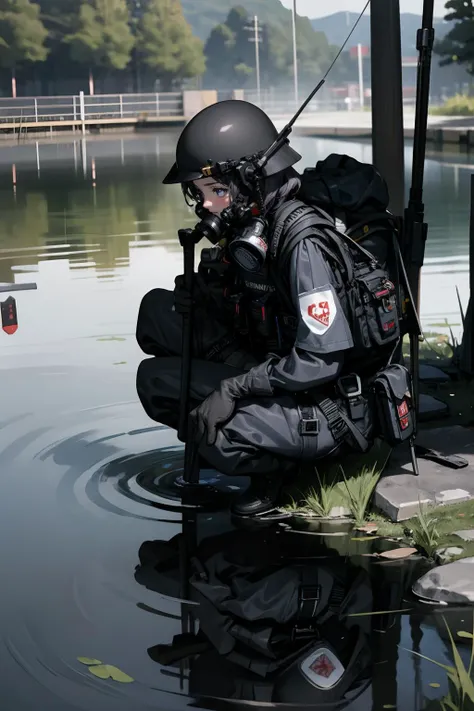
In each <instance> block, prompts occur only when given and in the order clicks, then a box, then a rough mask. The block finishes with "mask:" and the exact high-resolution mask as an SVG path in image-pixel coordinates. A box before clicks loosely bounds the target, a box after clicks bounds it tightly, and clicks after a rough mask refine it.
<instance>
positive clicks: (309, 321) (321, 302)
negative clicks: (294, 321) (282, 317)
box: [299, 286, 337, 336]
mask: <svg viewBox="0 0 474 711" xmlns="http://www.w3.org/2000/svg"><path fill="white" fill-rule="evenodd" d="M299 308H300V314H301V318H302V319H303V321H304V323H305V324H306V326H307V327H308V328H309V330H310V331H312V333H316V334H317V335H318V336H321V335H323V334H324V333H326V331H328V330H329V329H330V328H331V326H332V324H333V323H334V319H335V318H336V312H337V307H336V302H335V300H334V296H333V293H332V290H331V288H330V287H329V286H325V287H323V288H322V289H314V291H310V292H309V293H307V294H302V295H301V296H300V297H299Z"/></svg>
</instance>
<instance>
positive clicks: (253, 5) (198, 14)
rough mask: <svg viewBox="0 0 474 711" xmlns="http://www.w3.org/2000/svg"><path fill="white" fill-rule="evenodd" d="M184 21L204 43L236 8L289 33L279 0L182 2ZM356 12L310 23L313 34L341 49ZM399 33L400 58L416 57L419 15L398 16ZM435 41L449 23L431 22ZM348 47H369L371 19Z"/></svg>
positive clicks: (366, 18)
mask: <svg viewBox="0 0 474 711" xmlns="http://www.w3.org/2000/svg"><path fill="white" fill-rule="evenodd" d="M181 3H182V6H183V12H184V15H185V17H186V20H187V21H188V22H189V24H190V25H191V27H192V28H193V31H194V34H195V35H197V36H198V37H200V38H201V39H202V41H203V42H205V41H206V39H207V38H208V37H209V35H210V33H211V30H212V29H213V27H215V26H216V25H218V24H219V23H221V22H224V20H225V19H226V17H227V15H228V13H229V10H231V9H232V8H233V7H235V6H237V5H241V6H242V7H244V8H245V9H246V10H247V12H248V14H249V16H250V17H253V16H254V15H258V18H259V20H260V21H261V22H265V23H272V24H274V25H278V26H279V27H281V28H283V29H284V30H285V32H291V11H290V10H288V9H287V8H285V7H283V5H282V4H281V2H280V0H219V2H218V3H217V2H216V0H181ZM357 17H358V14H357V13H355V12H335V13H334V14H333V15H328V16H326V17H320V18H315V19H311V20H310V22H311V25H312V27H313V29H314V30H316V31H320V32H324V34H325V35H326V37H327V39H328V42H329V44H333V45H336V46H338V47H339V46H341V45H342V43H343V42H344V40H345V39H346V37H347V35H348V33H349V31H350V29H351V27H353V25H354V23H355V21H356V20H357ZM400 23H401V33H402V54H403V55H404V56H406V57H413V56H415V55H416V47H415V42H416V31H417V29H418V28H419V27H420V24H421V15H415V14H412V13H407V12H404V13H402V14H401V16H400ZM434 27H435V33H436V38H437V39H441V37H443V36H444V35H445V34H446V33H447V32H448V30H449V29H450V23H447V22H444V21H443V20H442V19H440V18H437V19H435V21H434ZM349 42H350V45H355V44H357V43H359V42H360V43H361V44H370V17H369V16H368V15H367V16H365V15H364V17H362V18H361V20H360V22H359V24H358V26H357V28H356V29H355V31H354V34H353V35H352V37H351V39H350V41H349Z"/></svg>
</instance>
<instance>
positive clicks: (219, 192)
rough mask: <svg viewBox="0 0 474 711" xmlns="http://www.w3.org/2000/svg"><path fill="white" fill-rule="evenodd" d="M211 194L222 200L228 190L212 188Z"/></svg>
mask: <svg viewBox="0 0 474 711" xmlns="http://www.w3.org/2000/svg"><path fill="white" fill-rule="evenodd" d="M212 192H213V193H215V194H216V195H217V197H219V198H223V197H225V196H226V195H227V193H228V190H227V188H212Z"/></svg>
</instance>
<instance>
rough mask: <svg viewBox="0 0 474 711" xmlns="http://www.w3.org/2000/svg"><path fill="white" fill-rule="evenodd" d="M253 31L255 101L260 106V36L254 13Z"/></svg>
mask: <svg viewBox="0 0 474 711" xmlns="http://www.w3.org/2000/svg"><path fill="white" fill-rule="evenodd" d="M253 31H254V42H255V72H256V74H257V101H258V105H259V106H260V103H261V98H260V47H259V42H260V37H259V36H258V17H257V15H254V18H253Z"/></svg>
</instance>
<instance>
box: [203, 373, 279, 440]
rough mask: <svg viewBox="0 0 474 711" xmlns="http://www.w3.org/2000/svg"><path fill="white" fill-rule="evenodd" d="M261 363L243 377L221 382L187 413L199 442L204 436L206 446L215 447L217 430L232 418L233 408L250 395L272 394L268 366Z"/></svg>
mask: <svg viewBox="0 0 474 711" xmlns="http://www.w3.org/2000/svg"><path fill="white" fill-rule="evenodd" d="M269 363H271V361H267V362H265V363H262V364H261V365H258V366H256V367H255V368H252V369H251V370H249V372H248V373H244V375H239V376H237V377H236V378H229V379H228V380H223V381H222V382H221V385H220V388H219V389H218V390H214V392H213V393H211V394H210V395H209V397H207V398H206V399H205V400H204V402H202V403H201V404H200V405H199V407H197V408H196V409H195V410H193V411H192V412H191V414H190V418H191V424H192V432H193V434H194V436H195V438H196V440H197V441H198V442H199V443H201V442H202V440H203V439H204V437H205V436H206V441H207V444H208V445H209V446H210V447H212V445H214V444H215V441H216V437H217V430H218V428H219V426H220V425H223V424H225V423H226V422H227V421H228V420H230V418H231V417H232V415H233V413H234V409H235V405H236V403H237V401H238V400H240V399H241V398H245V397H248V396H249V395H272V394H273V388H272V387H271V385H270V382H269V380H268V365H269Z"/></svg>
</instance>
